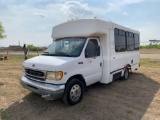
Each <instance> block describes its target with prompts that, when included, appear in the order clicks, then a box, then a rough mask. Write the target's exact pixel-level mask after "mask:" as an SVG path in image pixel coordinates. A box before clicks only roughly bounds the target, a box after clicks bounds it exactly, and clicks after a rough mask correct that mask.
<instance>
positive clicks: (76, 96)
mask: <svg viewBox="0 0 160 120" xmlns="http://www.w3.org/2000/svg"><path fill="white" fill-rule="evenodd" d="M83 93H84V85H83V83H82V82H81V81H80V80H79V79H71V80H70V81H69V82H68V83H67V85H66V88H65V92H64V95H63V98H62V99H63V102H64V103H65V104H67V105H75V104H77V103H79V102H80V101H81V100H82V98H83Z"/></svg>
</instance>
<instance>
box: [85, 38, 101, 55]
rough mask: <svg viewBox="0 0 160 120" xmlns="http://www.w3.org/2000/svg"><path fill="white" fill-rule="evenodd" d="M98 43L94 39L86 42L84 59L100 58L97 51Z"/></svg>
mask: <svg viewBox="0 0 160 120" xmlns="http://www.w3.org/2000/svg"><path fill="white" fill-rule="evenodd" d="M98 47H99V46H98V42H97V40H96V39H91V40H89V41H88V44H87V47H86V49H85V57H86V58H89V57H96V56H100V51H99V49H98Z"/></svg>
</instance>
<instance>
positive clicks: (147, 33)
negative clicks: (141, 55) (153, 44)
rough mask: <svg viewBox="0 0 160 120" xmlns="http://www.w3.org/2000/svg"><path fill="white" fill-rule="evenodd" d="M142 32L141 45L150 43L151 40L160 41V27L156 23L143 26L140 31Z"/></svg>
mask: <svg viewBox="0 0 160 120" xmlns="http://www.w3.org/2000/svg"><path fill="white" fill-rule="evenodd" d="M138 30H139V31H140V36H141V37H140V38H141V39H140V40H141V43H149V40H153V39H157V40H160V36H159V34H157V32H158V31H160V27H158V26H157V25H156V24H154V23H148V24H146V25H145V26H142V27H140V28H139V29H138Z"/></svg>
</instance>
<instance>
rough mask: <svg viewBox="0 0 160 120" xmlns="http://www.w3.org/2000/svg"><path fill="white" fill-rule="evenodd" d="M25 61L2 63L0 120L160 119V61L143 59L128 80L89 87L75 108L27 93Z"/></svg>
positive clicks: (18, 59)
mask: <svg viewBox="0 0 160 120" xmlns="http://www.w3.org/2000/svg"><path fill="white" fill-rule="evenodd" d="M22 62H23V56H13V55H10V57H9V60H8V61H0V120H21V119H23V120H117V119H118V120H141V119H142V120H160V109H159V108H160V59H141V67H140V69H139V70H137V71H135V72H133V73H131V74H130V77H129V79H128V80H127V81H122V80H116V81H114V82H112V83H110V84H108V85H103V84H100V83H96V84H94V85H92V86H89V87H88V91H87V92H85V94H84V97H83V100H82V101H81V103H79V104H77V105H75V106H66V105H65V104H63V102H62V101H61V100H56V101H46V100H44V99H43V98H41V97H40V96H39V95H36V94H34V93H31V92H29V91H28V90H25V89H24V88H23V87H22V86H21V85H20V83H19V79H20V78H21V76H22V74H23V72H22Z"/></svg>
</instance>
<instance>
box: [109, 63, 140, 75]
mask: <svg viewBox="0 0 160 120" xmlns="http://www.w3.org/2000/svg"><path fill="white" fill-rule="evenodd" d="M136 64H139V63H135V64H133V65H136ZM133 65H131V66H133ZM124 68H125V67H124ZM124 68H120V69H117V70H114V71H112V72H110V74H112V73H114V72H117V71H119V70H122V69H124Z"/></svg>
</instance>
